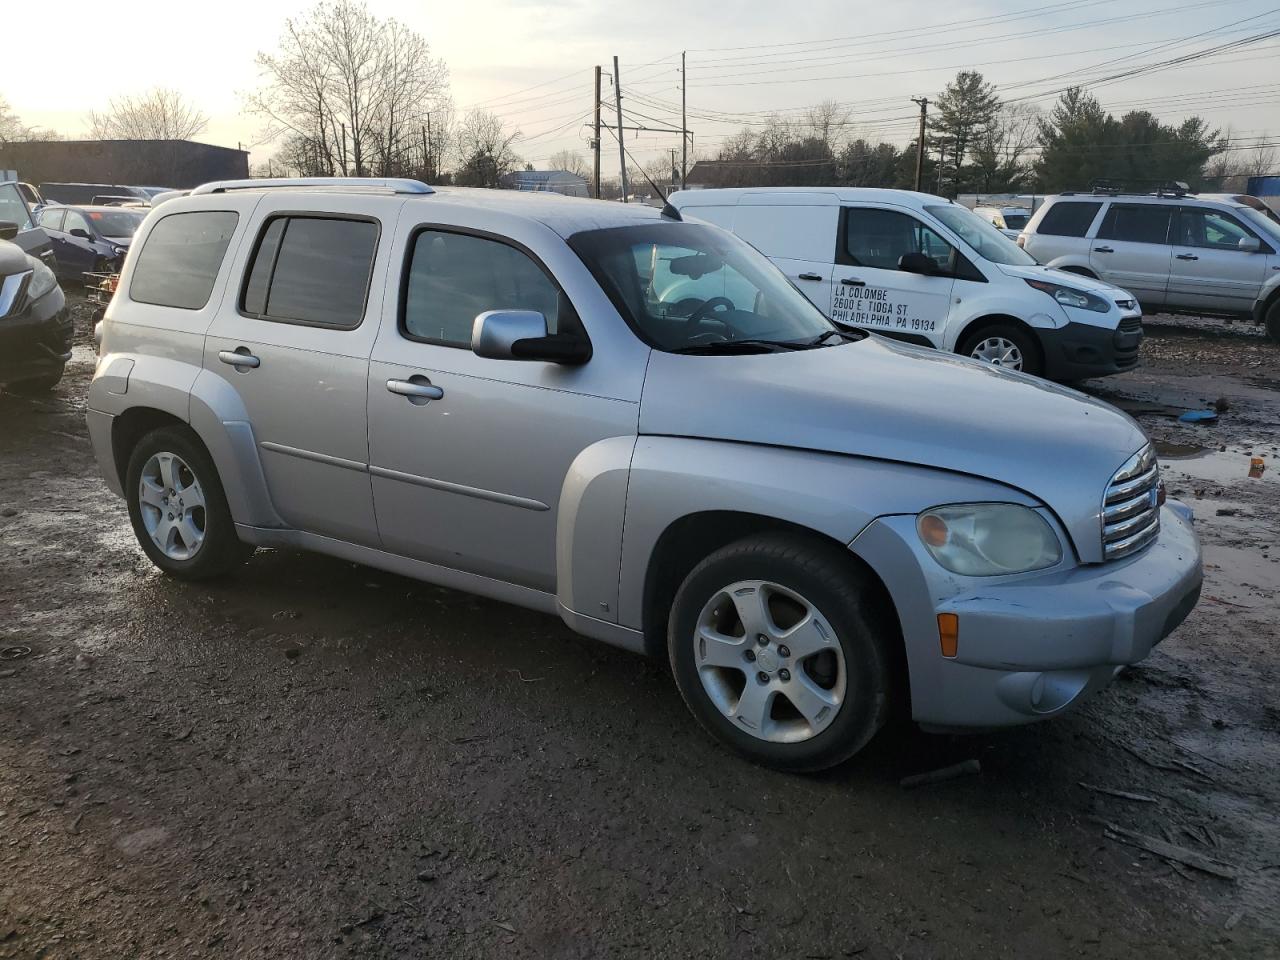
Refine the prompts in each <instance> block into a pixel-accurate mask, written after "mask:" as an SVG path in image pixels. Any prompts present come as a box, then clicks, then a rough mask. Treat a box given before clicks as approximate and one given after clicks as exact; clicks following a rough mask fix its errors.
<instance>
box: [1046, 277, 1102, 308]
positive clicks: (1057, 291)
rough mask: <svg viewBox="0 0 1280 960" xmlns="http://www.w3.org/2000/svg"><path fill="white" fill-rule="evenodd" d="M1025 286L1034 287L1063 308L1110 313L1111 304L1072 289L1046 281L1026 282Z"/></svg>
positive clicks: (1090, 294) (1092, 295)
mask: <svg viewBox="0 0 1280 960" xmlns="http://www.w3.org/2000/svg"><path fill="white" fill-rule="evenodd" d="M1027 286H1029V287H1035V288H1036V289H1037V290H1039V291H1040V292H1041V293H1047V294H1048V295H1049V296H1051V297H1053V299H1055V300H1057V301H1058V302H1059V303H1060V304H1062V305H1063V306H1064V307H1078V308H1080V309H1081V310H1092V311H1093V312H1094V313H1110V312H1111V304H1110V303H1108V302H1107V301H1106V300H1103V299H1102V297H1099V296H1095V295H1094V294H1092V293H1086V292H1085V291H1083V290H1076V289H1075V288H1074V287H1064V286H1062V285H1060V284H1057V283H1049V282H1048V281H1046V280H1028V281H1027Z"/></svg>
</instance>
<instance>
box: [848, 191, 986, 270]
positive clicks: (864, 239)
mask: <svg viewBox="0 0 1280 960" xmlns="http://www.w3.org/2000/svg"><path fill="white" fill-rule="evenodd" d="M974 219H975V220H977V219H978V218H977V217H974ZM978 222H979V223H981V222H982V221H981V220H979V221H978ZM954 252H955V248H954V247H952V246H951V244H949V243H947V241H945V240H943V239H942V237H940V236H938V234H937V233H936V232H935V231H934V230H932V229H930V228H929V227H927V226H925V225H924V224H923V223H921V222H920V221H919V220H917V219H916V218H915V217H912V216H909V215H907V214H905V213H898V212H897V211H894V210H880V209H877V208H875V207H846V208H845V230H844V253H845V256H846V257H847V258H848V262H849V263H850V264H851V265H853V266H855V267H873V268H875V269H878V270H897V269H898V261H899V260H900V259H901V258H902V257H903V256H904V255H906V254H908V253H923V254H924V255H925V256H926V257H928V258H929V259H931V260H933V261H934V262H935V263H936V264H937V265H938V272H939V273H950V272H951V270H952V268H953V265H954V264H953V262H952V255H953V254H954Z"/></svg>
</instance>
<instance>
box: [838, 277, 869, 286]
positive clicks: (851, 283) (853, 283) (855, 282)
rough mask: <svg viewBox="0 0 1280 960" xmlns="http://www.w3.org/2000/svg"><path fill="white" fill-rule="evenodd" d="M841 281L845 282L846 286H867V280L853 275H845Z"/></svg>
mask: <svg viewBox="0 0 1280 960" xmlns="http://www.w3.org/2000/svg"><path fill="white" fill-rule="evenodd" d="M840 282H841V283H842V284H844V285H845V286H846V287H865V286H866V285H867V281H865V280H855V279H853V278H852V277H845V278H844V279H842V280H841V281H840Z"/></svg>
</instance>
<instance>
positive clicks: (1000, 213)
mask: <svg viewBox="0 0 1280 960" xmlns="http://www.w3.org/2000/svg"><path fill="white" fill-rule="evenodd" d="M973 212H974V213H975V214H976V215H978V216H979V217H981V218H982V219H983V220H986V221H987V222H988V223H990V224H991V225H992V226H993V227H995V228H996V229H997V230H999V231H1000V232H1001V233H1003V234H1004V235H1005V236H1006V237H1008V238H1009V239H1010V240H1017V239H1018V234H1019V233H1021V232H1022V228H1023V227H1025V226H1026V225H1027V221H1028V220H1030V219H1031V211H1030V210H1028V209H1027V208H1026V207H974V208H973Z"/></svg>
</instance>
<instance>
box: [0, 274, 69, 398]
mask: <svg viewBox="0 0 1280 960" xmlns="http://www.w3.org/2000/svg"><path fill="white" fill-rule="evenodd" d="M71 335H72V321H71V312H70V311H69V310H68V309H67V308H66V299H65V298H64V297H63V295H62V290H61V289H54V290H52V291H50V292H49V293H47V294H45V295H44V296H43V297H41V298H40V299H39V300H37V301H35V303H32V304H29V305H28V306H27V307H26V309H24V310H23V311H22V312H21V313H19V314H17V315H16V316H11V317H6V318H4V319H3V320H0V383H13V382H15V381H18V380H27V379H31V378H34V377H41V376H45V375H46V374H51V373H57V372H59V371H60V370H62V368H63V367H64V366H65V365H66V363H67V361H68V360H70V359H71Z"/></svg>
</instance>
